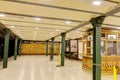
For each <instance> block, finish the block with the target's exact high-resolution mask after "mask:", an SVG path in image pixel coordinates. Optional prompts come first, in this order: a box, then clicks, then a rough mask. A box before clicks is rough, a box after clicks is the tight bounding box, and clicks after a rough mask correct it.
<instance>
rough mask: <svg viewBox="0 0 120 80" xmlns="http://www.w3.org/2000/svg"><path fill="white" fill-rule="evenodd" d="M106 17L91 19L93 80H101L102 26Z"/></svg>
mask: <svg viewBox="0 0 120 80" xmlns="http://www.w3.org/2000/svg"><path fill="white" fill-rule="evenodd" d="M104 18H105V17H104V16H100V17H97V18H92V19H91V21H90V22H91V24H92V26H93V80H101V25H102V23H103V21H104Z"/></svg>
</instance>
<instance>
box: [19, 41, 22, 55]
mask: <svg viewBox="0 0 120 80" xmlns="http://www.w3.org/2000/svg"><path fill="white" fill-rule="evenodd" d="M21 50H22V40H21V39H20V43H19V56H21Z"/></svg>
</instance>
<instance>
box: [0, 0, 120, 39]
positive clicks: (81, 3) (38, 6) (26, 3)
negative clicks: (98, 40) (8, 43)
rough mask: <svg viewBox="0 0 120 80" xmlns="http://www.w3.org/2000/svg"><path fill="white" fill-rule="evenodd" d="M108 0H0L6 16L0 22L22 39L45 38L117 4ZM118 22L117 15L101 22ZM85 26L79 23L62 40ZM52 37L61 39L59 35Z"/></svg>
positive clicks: (0, 6) (72, 35) (84, 30)
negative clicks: (97, 1) (99, 2)
mask: <svg viewBox="0 0 120 80" xmlns="http://www.w3.org/2000/svg"><path fill="white" fill-rule="evenodd" d="M112 1H113V2H112ZM112 1H111V0H110V1H107V0H102V5H100V6H95V5H93V4H92V2H93V0H9V1H5V0H0V4H1V5H0V14H1V13H5V15H6V16H5V17H0V22H2V23H3V24H5V25H6V26H7V27H8V28H9V29H11V30H12V31H13V32H14V33H15V34H16V35H18V36H19V37H21V38H22V39H24V40H48V39H50V38H51V37H54V36H56V35H59V34H60V33H62V32H65V31H66V30H70V29H72V28H74V27H76V26H78V25H79V24H81V23H83V22H85V21H89V20H90V19H91V18H94V17H96V16H99V15H100V14H101V13H106V12H108V11H110V10H112V9H114V8H115V7H117V6H119V5H118V3H117V2H120V1H119V0H112ZM114 1H117V2H114ZM8 5H9V6H8ZM115 15H117V16H119V15H120V13H117V14H115ZM36 18H39V20H35V19H36ZM119 21H120V17H115V16H114V17H113V16H110V17H107V18H106V19H105V21H104V24H110V25H120V22H119ZM11 26H12V27H11ZM13 26H15V27H13ZM102 27H109V28H110V27H114V26H108V25H103V26H102ZM116 28H117V27H116ZM89 29H92V25H91V24H89V25H86V26H82V27H80V28H78V29H76V30H73V31H71V32H69V33H67V35H66V39H75V38H79V37H81V36H82V34H83V33H85V32H86V31H87V30H89ZM55 40H56V41H61V36H59V37H57V38H55Z"/></svg>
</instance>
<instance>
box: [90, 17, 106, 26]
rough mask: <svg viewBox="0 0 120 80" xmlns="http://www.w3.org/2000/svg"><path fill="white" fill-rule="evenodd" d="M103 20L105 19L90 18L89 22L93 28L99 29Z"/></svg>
mask: <svg viewBox="0 0 120 80" xmlns="http://www.w3.org/2000/svg"><path fill="white" fill-rule="evenodd" d="M104 19H105V16H99V17H96V18H92V19H91V20H90V22H91V24H92V25H93V27H100V26H101V25H102V23H103V21H104Z"/></svg>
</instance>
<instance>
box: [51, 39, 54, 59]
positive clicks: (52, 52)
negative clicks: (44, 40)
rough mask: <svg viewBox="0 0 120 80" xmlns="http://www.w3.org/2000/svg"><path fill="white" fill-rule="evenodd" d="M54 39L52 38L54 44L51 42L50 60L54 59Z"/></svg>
mask: <svg viewBox="0 0 120 80" xmlns="http://www.w3.org/2000/svg"><path fill="white" fill-rule="evenodd" d="M54 39H55V38H51V40H52V44H51V55H50V60H53V55H54Z"/></svg>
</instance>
